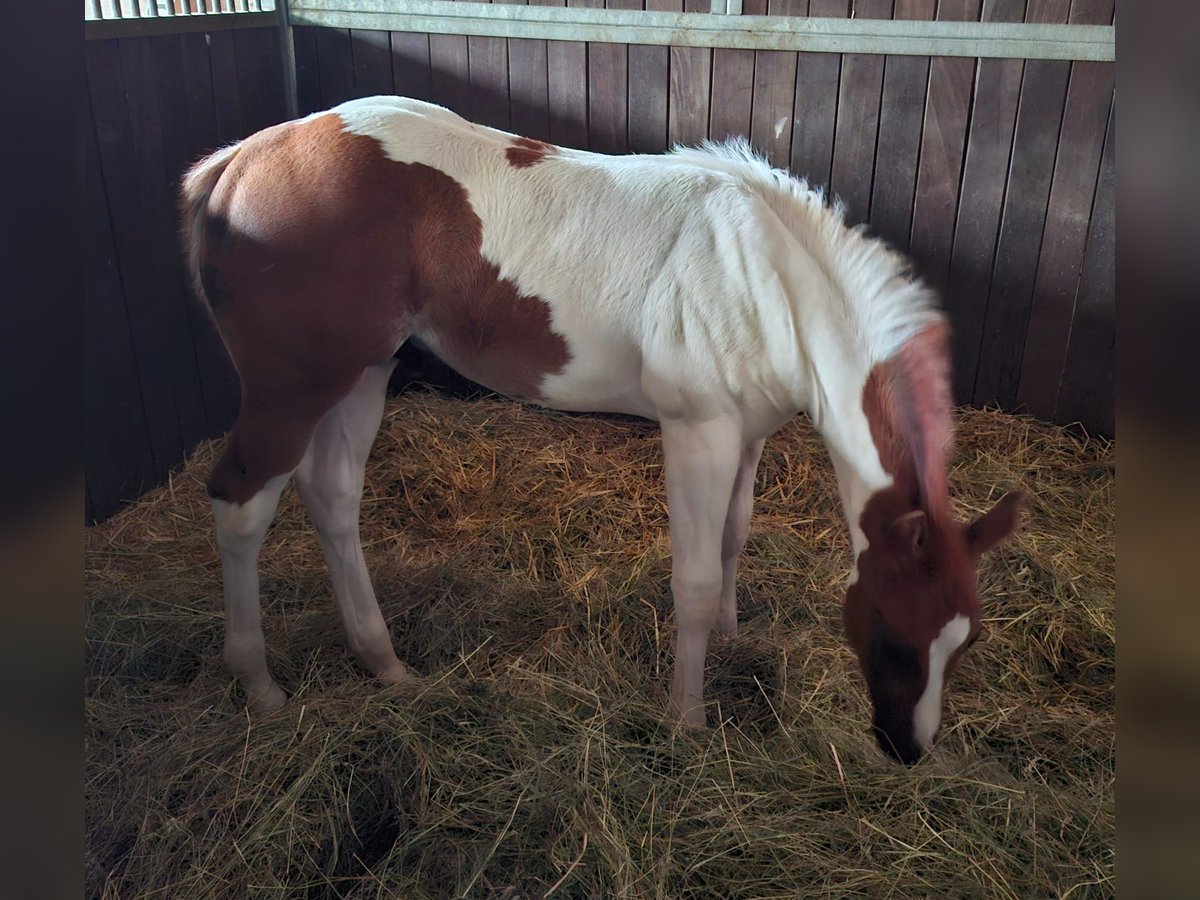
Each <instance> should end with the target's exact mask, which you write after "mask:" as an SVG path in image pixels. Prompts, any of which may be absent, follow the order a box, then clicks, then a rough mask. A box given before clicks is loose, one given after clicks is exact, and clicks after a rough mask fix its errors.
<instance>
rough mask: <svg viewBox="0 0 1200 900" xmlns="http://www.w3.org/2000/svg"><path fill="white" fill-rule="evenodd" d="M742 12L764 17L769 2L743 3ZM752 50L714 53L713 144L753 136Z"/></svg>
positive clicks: (755, 0) (710, 122) (710, 121)
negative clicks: (726, 139)
mask: <svg viewBox="0 0 1200 900" xmlns="http://www.w3.org/2000/svg"><path fill="white" fill-rule="evenodd" d="M742 11H743V13H744V14H745V15H748V16H761V15H763V14H765V13H766V11H767V3H766V0H744V2H743V4H742ZM754 53H755V51H753V50H728V49H726V48H724V47H718V48H716V49H715V50H713V63H712V65H713V69H712V100H711V105H710V108H709V125H708V133H709V137H711V138H712V139H713V140H714V141H721V140H724V139H725V138H727V137H736V136H738V135H741V136H748V135H749V134H750V118H751V113H752V111H753V110H752V107H753V103H754Z"/></svg>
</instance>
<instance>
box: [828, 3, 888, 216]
mask: <svg viewBox="0 0 1200 900" xmlns="http://www.w3.org/2000/svg"><path fill="white" fill-rule="evenodd" d="M893 5H894V4H893V0H858V2H857V3H855V5H854V9H855V14H856V15H857V16H858V17H860V18H863V19H890V18H891V17H892V8H893ZM883 63H884V57H882V56H879V55H877V54H866V53H847V54H846V55H845V57H843V59H842V77H841V80H840V82H839V84H838V108H837V125H836V127H835V129H834V139H833V166H832V172H831V174H830V182H829V183H830V187H831V189H832V191H833V193H834V194H835V195H836V196H838V197H840V198H841V200H842V202H843V203H845V204H846V216H847V219H848V220H849V222H850V223H851V224H858V223H860V222H865V221H867V217H868V216H869V214H870V208H871V181H872V176H873V174H874V171H875V143H876V138H877V137H878V135H879V101H880V95H881V94H882V92H883Z"/></svg>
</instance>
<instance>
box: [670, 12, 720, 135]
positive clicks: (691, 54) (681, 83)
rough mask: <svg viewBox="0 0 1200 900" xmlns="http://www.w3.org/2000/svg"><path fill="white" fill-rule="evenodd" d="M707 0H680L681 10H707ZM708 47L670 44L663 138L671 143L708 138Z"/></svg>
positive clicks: (710, 70)
mask: <svg viewBox="0 0 1200 900" xmlns="http://www.w3.org/2000/svg"><path fill="white" fill-rule="evenodd" d="M709 7H710V4H709V3H708V2H707V0H684V2H683V10H684V12H708V10H709ZM712 54H713V52H712V50H710V49H708V48H707V47H672V48H671V55H670V67H671V87H670V96H669V102H668V109H667V137H668V139H669V140H670V142H671V143H672V144H697V143H699V142H700V141H702V140H704V139H705V138H706V137H708V119H709V115H708V113H709V98H710V96H711V93H712Z"/></svg>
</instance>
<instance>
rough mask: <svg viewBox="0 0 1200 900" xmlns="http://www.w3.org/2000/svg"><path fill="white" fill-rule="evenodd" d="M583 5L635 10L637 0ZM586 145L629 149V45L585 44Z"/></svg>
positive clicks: (605, 149)
mask: <svg viewBox="0 0 1200 900" xmlns="http://www.w3.org/2000/svg"><path fill="white" fill-rule="evenodd" d="M584 5H586V6H596V7H599V8H604V7H606V6H607V8H609V9H637V8H639V7H640V6H641V4H640V3H639V2H637V0H608V2H607V3H605V2H603V0H588V2H587V3H585V4H584ZM588 145H589V148H590V149H592V150H595V151H596V152H598V153H625V152H626V151H627V150H628V149H629V48H628V47H627V46H626V45H624V44H602V43H591V44H588Z"/></svg>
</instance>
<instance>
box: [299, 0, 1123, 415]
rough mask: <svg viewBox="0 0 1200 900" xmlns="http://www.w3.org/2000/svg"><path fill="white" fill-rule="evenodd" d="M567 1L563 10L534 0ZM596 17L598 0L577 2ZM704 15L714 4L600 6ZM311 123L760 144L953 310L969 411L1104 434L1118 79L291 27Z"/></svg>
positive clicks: (919, 13)
mask: <svg viewBox="0 0 1200 900" xmlns="http://www.w3.org/2000/svg"><path fill="white" fill-rule="evenodd" d="M530 2H537V3H541V4H543V5H563V3H562V0H530ZM567 2H568V4H569V5H581V6H601V5H604V4H603V2H602V0H567ZM607 5H608V6H609V7H610V8H635V9H636V8H642V7H643V6H644V7H645V8H648V9H657V10H676V11H678V10H688V11H697V12H703V11H707V10H708V9H709V5H710V4H709V0H644V3H643V2H642V0H607ZM743 8H744V10H745V12H746V13H747V14H764V13H765V14H772V15H813V16H839V17H845V16H847V15H850V14H853V15H855V16H857V17H859V18H897V19H933V18H939V19H947V20H980V19H982V20H986V21H996V22H1019V21H1027V22H1046V23H1066V22H1070V23H1077V24H1104V25H1107V24H1110V23H1112V22H1113V18H1114V0H1028V2H1026V0H941V2H940V3H939V2H937V0H855V2H853V3H852V2H851V0H744V7H743ZM295 42H296V64H297V92H298V100H299V106H300V111H301V113H305V112H310V111H313V110H317V109H322V108H325V107H328V106H330V105H332V104H334V103H338V102H340V101H342V100H346V99H349V98H352V97H358V96H365V95H369V94H373V93H399V94H406V95H409V96H413V97H419V98H421V99H425V100H431V101H433V102H435V103H440V104H442V105H445V106H448V107H450V108H451V109H453V110H455V111H456V112H459V113H461V114H462V115H464V116H467V117H469V118H472V119H474V120H476V121H479V122H483V123H485V124H488V125H493V126H495V127H498V128H504V129H508V130H511V131H515V132H518V133H521V134H524V135H527V136H530V137H535V138H540V139H543V140H549V141H552V142H555V143H561V144H566V145H569V146H574V147H581V148H589V149H592V150H598V151H601V152H605V153H626V152H650V153H653V152H659V151H661V150H664V149H666V148H668V147H669V146H670V145H671V144H673V143H675V142H685V143H686V142H695V141H699V140H703V139H704V138H722V137H726V136H728V135H732V134H745V135H748V136H749V137H750V138H751V140H752V142H753V143H754V144H755V146H757V147H758V148H759V149H760V150H762V151H763V152H764V153H766V154H767V156H768V157H769V158H770V159H771V161H772V162H773V163H774V164H776V165H779V166H785V167H788V168H790V169H791V171H792V172H794V173H795V174H798V175H803V176H805V177H807V178H808V179H809V181H810V182H812V183H814V184H820V185H822V186H825V187H827V188H829V189H831V190H832V191H833V192H834V193H835V194H837V195H838V196H840V197H841V198H842V200H843V201H844V202H845V203H846V206H847V209H848V211H849V217H850V219H851V220H852V221H854V222H866V223H869V225H870V227H871V229H872V230H873V231H874V232H875V233H877V234H880V235H882V236H883V237H885V238H886V239H888V240H889V241H890V242H892V243H893V244H894V245H896V246H898V247H900V248H902V249H905V250H907V251H909V252H910V253H911V254H912V256H913V257H914V258H915V260H916V262H917V266H918V269H919V271H920V272H921V273H922V275H924V277H925V278H926V279H928V280H929V281H930V282H932V283H933V284H934V285H936V286H937V287H938V288H939V289H940V290H941V291H942V293H943V296H944V300H945V304H946V307H947V309H948V311H949V313H950V316H951V318H952V321H953V324H954V329H955V338H954V354H955V373H956V374H955V378H956V383H955V390H956V395H957V397H958V399H959V401H960V402H963V403H974V404H976V405H984V404H988V405H999V406H1000V407H1002V408H1004V409H1010V410H1022V411H1026V412H1030V413H1033V414H1034V415H1036V416H1039V417H1041V418H1044V419H1049V420H1053V421H1056V422H1061V423H1072V422H1081V423H1082V424H1083V425H1084V426H1085V427H1086V428H1088V429H1089V430H1093V431H1096V432H1099V433H1104V434H1111V433H1112V431H1113V426H1114V422H1113V380H1112V370H1113V355H1114V351H1113V345H1114V339H1115V304H1114V293H1113V290H1114V289H1113V268H1112V266H1113V262H1112V260H1113V228H1112V220H1113V207H1114V192H1113V180H1114V179H1113V165H1112V154H1113V136H1112V101H1113V65H1112V64H1111V63H1091V62H1077V63H1071V62H1060V61H1043V60H1033V61H1028V62H1025V61H1022V60H996V59H987V60H972V59H950V58H934V59H930V58H928V57H904V56H889V57H883V56H870V55H859V54H845V55H838V54H824V53H794V52H777V51H752V50H723V49H718V50H707V49H694V48H676V47H671V48H668V47H644V46H623V45H616V44H584V43H570V42H548V41H536V40H511V41H506V40H504V39H502V38H474V37H460V36H452V35H424V34H402V33H386V32H370V31H345V30H333V29H313V28H298V29H296V32H295Z"/></svg>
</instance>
